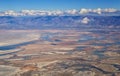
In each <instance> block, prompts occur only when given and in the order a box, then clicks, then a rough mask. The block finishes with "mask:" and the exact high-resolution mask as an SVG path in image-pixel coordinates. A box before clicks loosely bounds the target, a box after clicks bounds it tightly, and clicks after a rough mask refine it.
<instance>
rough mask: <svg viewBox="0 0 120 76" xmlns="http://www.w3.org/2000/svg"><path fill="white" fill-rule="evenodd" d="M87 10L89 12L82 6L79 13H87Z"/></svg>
mask: <svg viewBox="0 0 120 76" xmlns="http://www.w3.org/2000/svg"><path fill="white" fill-rule="evenodd" d="M88 12H89V10H88V9H85V8H82V9H81V10H80V12H79V13H80V14H86V13H88Z"/></svg>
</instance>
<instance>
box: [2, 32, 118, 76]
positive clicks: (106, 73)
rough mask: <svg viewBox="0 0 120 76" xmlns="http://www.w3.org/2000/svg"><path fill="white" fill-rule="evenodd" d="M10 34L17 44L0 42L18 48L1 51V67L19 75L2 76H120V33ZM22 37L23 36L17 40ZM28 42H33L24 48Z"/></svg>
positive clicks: (12, 41)
mask: <svg viewBox="0 0 120 76" xmlns="http://www.w3.org/2000/svg"><path fill="white" fill-rule="evenodd" d="M4 31H5V30H4ZM1 32H2V31H0V34H1ZM8 32H9V33H12V34H13V35H14V38H15V39H16V40H15V41H14V38H13V39H9V40H11V41H9V40H8V38H6V39H3V38H2V37H0V39H3V40H6V41H7V40H8V42H9V44H14V45H15V46H14V48H12V49H10V48H9V50H8V49H7V50H6V49H1V50H0V59H1V60H0V65H1V66H9V67H13V68H14V67H15V68H14V69H13V68H8V67H4V68H5V70H6V69H7V70H13V71H16V72H15V73H14V74H13V73H12V72H11V71H9V73H8V74H9V75H6V74H5V73H6V72H5V71H0V76H3V75H4V76H119V75H120V51H119V49H120V36H119V35H118V34H120V32H119V31H109V32H107V33H105V32H104V31H99V32H94V31H83V32H82V31H79V30H9V31H5V33H6V34H4V35H7V33H8ZM4 35H3V36H4ZM19 35H23V36H22V37H21V36H20V37H21V38H17V37H19ZM7 36H8V35H7ZM10 38H11V37H10ZM29 41H33V42H32V43H31V42H30V43H25V44H23V43H24V42H29ZM3 43H4V42H3ZM3 43H2V42H1V43H0V44H1V45H3ZM21 43H22V45H18V44H21ZM4 45H5V44H4ZM6 45H8V44H6ZM6 45H5V46H6ZM7 47H11V46H7ZM1 48H2V47H1ZM15 49H19V51H16V50H15ZM1 66H0V70H2V68H3V67H1ZM15 69H17V70H15Z"/></svg>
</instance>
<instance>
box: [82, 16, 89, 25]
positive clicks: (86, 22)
mask: <svg viewBox="0 0 120 76" xmlns="http://www.w3.org/2000/svg"><path fill="white" fill-rule="evenodd" d="M89 21H90V19H88V17H85V18H83V19H82V20H81V23H83V24H88V22H89Z"/></svg>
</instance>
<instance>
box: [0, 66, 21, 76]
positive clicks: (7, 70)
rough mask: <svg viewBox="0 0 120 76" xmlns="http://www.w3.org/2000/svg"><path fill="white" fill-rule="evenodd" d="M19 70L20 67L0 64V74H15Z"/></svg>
mask: <svg viewBox="0 0 120 76" xmlns="http://www.w3.org/2000/svg"><path fill="white" fill-rule="evenodd" d="M19 71H20V69H19V68H18V67H13V66H6V65H0V76H14V74H15V73H17V72H19Z"/></svg>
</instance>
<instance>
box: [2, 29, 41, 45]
mask: <svg viewBox="0 0 120 76" xmlns="http://www.w3.org/2000/svg"><path fill="white" fill-rule="evenodd" d="M39 38H40V34H39V33H38V32H33V31H32V32H30V31H28V32H26V31H25V32H24V31H21V32H20V31H19V32H14V31H7V32H6V31H5V32H0V46H8V45H15V44H19V43H24V42H29V41H34V40H38V39H39Z"/></svg>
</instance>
